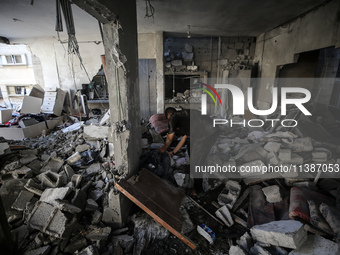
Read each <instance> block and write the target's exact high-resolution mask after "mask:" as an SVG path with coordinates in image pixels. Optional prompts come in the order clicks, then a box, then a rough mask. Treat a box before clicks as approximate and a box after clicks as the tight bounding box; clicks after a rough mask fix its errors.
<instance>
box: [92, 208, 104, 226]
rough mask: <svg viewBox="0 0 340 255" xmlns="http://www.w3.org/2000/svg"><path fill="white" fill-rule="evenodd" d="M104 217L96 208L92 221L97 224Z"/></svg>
mask: <svg viewBox="0 0 340 255" xmlns="http://www.w3.org/2000/svg"><path fill="white" fill-rule="evenodd" d="M102 217H103V214H102V213H101V212H100V211H98V210H95V211H94V212H93V215H92V221H91V223H92V224H93V225H97V224H98V223H99V222H100V221H101V220H102Z"/></svg>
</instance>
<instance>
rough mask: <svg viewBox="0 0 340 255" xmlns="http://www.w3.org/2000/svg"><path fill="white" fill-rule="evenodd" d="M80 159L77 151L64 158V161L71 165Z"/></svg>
mask: <svg viewBox="0 0 340 255" xmlns="http://www.w3.org/2000/svg"><path fill="white" fill-rule="evenodd" d="M80 159H81V154H80V153H79V152H78V151H77V152H75V153H74V154H72V155H71V156H70V157H68V158H67V159H66V163H67V164H69V165H73V164H74V163H76V162H77V161H78V160H80Z"/></svg>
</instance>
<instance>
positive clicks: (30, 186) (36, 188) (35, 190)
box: [24, 179, 43, 196]
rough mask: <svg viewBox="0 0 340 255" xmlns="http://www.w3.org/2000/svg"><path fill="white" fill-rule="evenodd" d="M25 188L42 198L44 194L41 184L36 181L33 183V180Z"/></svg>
mask: <svg viewBox="0 0 340 255" xmlns="http://www.w3.org/2000/svg"><path fill="white" fill-rule="evenodd" d="M24 187H25V189H27V190H28V191H30V192H32V193H34V194H36V195H38V196H41V194H42V193H43V191H42V190H41V186H40V185H39V184H37V183H36V182H35V181H33V180H32V179H29V180H28V182H27V183H26V184H25V186H24Z"/></svg>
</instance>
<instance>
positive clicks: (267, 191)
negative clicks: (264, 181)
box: [262, 185, 282, 203]
mask: <svg viewBox="0 0 340 255" xmlns="http://www.w3.org/2000/svg"><path fill="white" fill-rule="evenodd" d="M262 191H263V194H264V195H265V196H266V199H267V201H268V202H269V203H277V202H280V201H282V197H281V193H280V187H279V186H278V185H273V186H268V187H265V188H263V189H262Z"/></svg>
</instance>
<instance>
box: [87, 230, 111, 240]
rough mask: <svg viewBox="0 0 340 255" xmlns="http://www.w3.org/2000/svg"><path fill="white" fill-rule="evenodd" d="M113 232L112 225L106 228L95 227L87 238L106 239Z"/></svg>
mask: <svg viewBox="0 0 340 255" xmlns="http://www.w3.org/2000/svg"><path fill="white" fill-rule="evenodd" d="M110 233H111V228H110V227H105V228H97V227H96V228H93V229H91V231H90V232H89V233H88V234H87V235H86V238H87V239H88V240H90V241H92V242H95V241H98V240H106V239H107V238H108V236H109V235H110Z"/></svg>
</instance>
